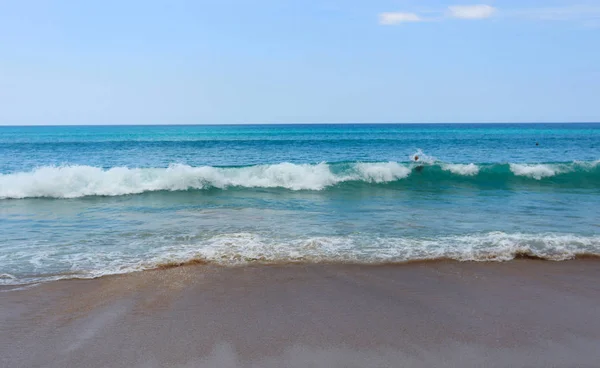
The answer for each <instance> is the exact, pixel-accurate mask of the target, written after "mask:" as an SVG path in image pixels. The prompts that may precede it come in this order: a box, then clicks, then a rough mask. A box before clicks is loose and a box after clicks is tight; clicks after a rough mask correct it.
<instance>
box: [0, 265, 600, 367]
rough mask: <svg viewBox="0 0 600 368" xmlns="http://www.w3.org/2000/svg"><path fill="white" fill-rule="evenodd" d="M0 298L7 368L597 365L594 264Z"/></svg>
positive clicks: (212, 274) (159, 284)
mask: <svg viewBox="0 0 600 368" xmlns="http://www.w3.org/2000/svg"><path fill="white" fill-rule="evenodd" d="M8 290H9V288H4V289H1V290H0V329H1V330H0V366H2V367H61V368H62V367H219V368H229V367H509V366H510V367H598V366H600V261H598V260H577V261H567V262H546V261H534V260H517V261H513V262H507V263H458V262H430V263H412V264H403V265H385V266H364V265H363V266H358V265H318V264H317V265H280V266H251V267H240V268H221V267H216V266H206V265H196V266H186V267H178V268H172V269H167V270H156V271H146V272H139V273H133V274H128V275H121V276H112V277H104V278H100V279H96V280H66V281H57V282H51V283H47V284H44V285H41V286H37V287H33V288H30V289H26V290H21V291H14V290H13V291H8Z"/></svg>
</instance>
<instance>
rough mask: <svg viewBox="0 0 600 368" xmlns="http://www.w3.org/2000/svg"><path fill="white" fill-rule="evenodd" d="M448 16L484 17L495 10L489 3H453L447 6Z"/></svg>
mask: <svg viewBox="0 0 600 368" xmlns="http://www.w3.org/2000/svg"><path fill="white" fill-rule="evenodd" d="M448 10H449V16H450V17H452V18H459V19H485V18H489V17H491V16H492V15H494V13H495V12H496V8H494V7H493V6H490V5H481V4H480V5H453V6H449V7H448Z"/></svg>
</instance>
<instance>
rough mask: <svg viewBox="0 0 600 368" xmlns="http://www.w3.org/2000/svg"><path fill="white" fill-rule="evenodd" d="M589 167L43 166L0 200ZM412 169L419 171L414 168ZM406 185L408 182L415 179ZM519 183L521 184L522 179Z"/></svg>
mask: <svg viewBox="0 0 600 368" xmlns="http://www.w3.org/2000/svg"><path fill="white" fill-rule="evenodd" d="M599 162H600V161H595V162H574V163H570V164H508V165H505V164H474V163H470V164H451V163H419V164H415V163H398V162H373V163H360V162H355V163H334V164H328V163H325V162H323V163H319V164H293V163H287V162H284V163H280V164H274V165H256V166H246V167H212V166H201V167H192V166H188V165H182V164H174V165H170V166H169V167H167V168H127V167H114V168H110V169H102V168H99V167H93V166H84V165H72V166H44V167H40V168H37V169H35V170H32V171H30V172H19V173H11V174H0V199H10V198H13V199H17V198H34V197H49V198H77V197H84V196H118V195H125V194H139V193H144V192H152V191H183V190H191V189H195V190H202V189H209V188H219V189H226V188H230V187H237V188H284V189H289V190H323V189H326V188H329V187H333V186H336V185H339V184H341V183H346V182H358V183H367V184H369V183H370V184H382V183H393V182H398V183H400V182H404V183H406V185H411V183H414V184H415V185H422V183H423V182H424V181H429V182H432V183H440V182H442V181H446V182H449V183H450V184H452V183H455V184H460V183H463V182H469V183H475V184H477V183H486V184H489V183H502V182H508V181H511V180H515V179H517V178H522V180H527V179H529V180H532V179H533V180H535V181H542V180H544V179H550V178H551V179H552V180H559V179H560V182H561V184H562V185H574V186H578V185H583V184H586V185H588V184H589V185H592V186H594V187H597V186H598V185H600V170H599V166H600V165H598V163H599ZM415 168H418V170H415ZM413 178H414V180H412V181H411V179H413ZM522 180H521V181H520V182H519V183H524V182H523V181H522Z"/></svg>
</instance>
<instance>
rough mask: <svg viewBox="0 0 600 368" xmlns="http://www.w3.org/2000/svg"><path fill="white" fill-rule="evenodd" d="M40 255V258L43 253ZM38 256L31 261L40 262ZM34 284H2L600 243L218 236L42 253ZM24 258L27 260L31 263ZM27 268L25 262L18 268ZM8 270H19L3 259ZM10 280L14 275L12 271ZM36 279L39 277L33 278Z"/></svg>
mask: <svg viewBox="0 0 600 368" xmlns="http://www.w3.org/2000/svg"><path fill="white" fill-rule="evenodd" d="M41 251H42V250H40V252H41ZM35 253H36V252H35V250H30V251H28V255H27V257H30V258H36V257H37V255H36V254H35ZM44 255H45V257H43V264H38V266H37V267H36V270H38V271H35V272H31V271H30V272H28V274H29V275H30V276H28V277H26V278H19V277H17V276H12V275H11V277H6V278H4V279H0V285H19V284H26V283H32V282H43V281H51V280H57V279H64V278H95V277H100V276H104V275H110V274H122V273H128V272H135V271H142V270H148V269H154V268H161V267H164V266H171V265H180V264H186V263H190V262H191V263H202V264H204V263H206V264H214V265H221V266H242V265H248V264H280V263H347V264H382V263H402V262H410V261H424V260H439V259H451V260H456V261H476V262H481V261H493V262H503V261H510V260H513V259H515V258H518V257H520V256H527V257H532V258H537V259H543V260H549V261H564V260H569V259H574V258H577V257H582V256H600V236H598V235H595V236H583V235H575V234H554V233H542V234H523V233H504V232H488V233H475V234H468V235H455V236H441V237H426V238H399V237H389V238H386V237H379V238H377V237H375V238H374V237H371V236H358V235H356V236H321V237H306V238H290V239H287V240H286V239H282V238H280V237H271V236H268V235H261V234H256V233H231V234H219V235H214V236H211V237H208V238H206V239H204V240H201V241H198V242H195V243H192V244H177V245H168V244H166V245H162V246H152V247H151V248H148V249H144V250H140V251H139V252H136V253H135V254H126V253H122V254H121V253H120V252H119V251H114V250H113V251H110V252H103V251H102V249H94V250H93V251H91V250H88V251H79V252H76V253H73V254H59V253H52V252H51V253H44ZM25 258H26V257H25ZM24 261H26V259H24V257H19V259H18V260H15V262H19V264H21V263H22V262H24ZM55 264H61V265H63V267H66V268H65V271H64V273H62V274H58V275H57V274H54V275H44V274H43V270H44V269H47V268H48V266H52V265H55ZM3 265H4V267H6V268H8V269H10V268H12V267H17V268H18V267H19V265H18V264H14V265H13V264H11V260H10V259H9V258H4V260H3ZM11 273H12V274H16V273H15V272H14V271H12V272H11ZM35 274H38V275H37V276H32V275H35Z"/></svg>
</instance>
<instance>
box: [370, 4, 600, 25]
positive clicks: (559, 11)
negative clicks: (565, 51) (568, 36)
mask: <svg viewBox="0 0 600 368" xmlns="http://www.w3.org/2000/svg"><path fill="white" fill-rule="evenodd" d="M488 18H498V19H503V20H506V19H513V20H527V21H538V22H541V21H564V22H572V23H578V24H580V25H584V26H585V25H588V26H589V25H598V24H600V5H569V6H562V7H540V8H521V9H498V8H495V7H493V6H491V5H487V4H475V5H452V6H449V7H447V8H446V9H439V10H431V11H428V12H426V13H425V15H421V14H419V13H415V12H386V13H381V14H379V24H383V25H396V24H400V23H407V22H436V21H443V20H447V19H459V20H473V19H488Z"/></svg>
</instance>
